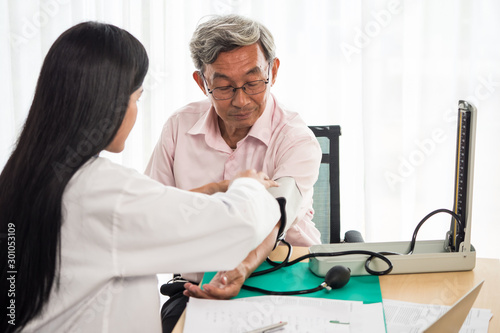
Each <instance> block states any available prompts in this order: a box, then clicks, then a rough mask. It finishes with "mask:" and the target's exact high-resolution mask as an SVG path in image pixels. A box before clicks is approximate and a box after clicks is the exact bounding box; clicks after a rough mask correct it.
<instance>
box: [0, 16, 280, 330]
mask: <svg viewBox="0 0 500 333" xmlns="http://www.w3.org/2000/svg"><path fill="white" fill-rule="evenodd" d="M147 68H148V58H147V55H146V52H145V50H144V47H143V46H142V45H141V43H140V42H139V41H138V40H137V39H135V38H134V37H132V35H130V34H129V33H127V32H126V31H124V30H122V29H120V28H117V27H115V26H112V25H108V24H101V23H95V22H86V23H81V24H78V25H76V26H74V27H72V28H70V29H69V30H67V31H66V32H64V33H63V34H62V35H61V36H60V37H59V38H58V39H57V40H56V42H55V43H54V45H53V46H52V47H51V48H50V50H49V52H48V54H47V56H46V58H45V61H44V63H43V66H42V69H41V72H40V77H39V80H38V84H37V87H36V91H35V95H34V99H33V103H32V105H31V108H30V111H29V114H28V118H27V120H26V123H25V125H24V128H23V131H22V133H21V135H20V137H19V139H18V142H17V145H16V147H15V149H14V151H13V153H12V155H11V156H10V159H9V160H8V162H7V164H6V165H5V168H4V169H3V171H2V173H1V175H0V226H1V230H0V232H1V233H2V236H4V237H3V238H4V239H3V240H2V243H1V255H2V261H1V263H2V268H1V269H2V271H1V272H2V278H1V282H0V285H1V290H2V295H1V299H2V309H4V311H5V309H7V310H6V311H7V314H6V315H4V314H2V318H1V328H0V331H2V332H12V331H21V330H22V331H26V332H161V324H160V317H159V308H160V305H159V297H158V290H157V280H156V274H157V273H162V272H199V271H215V270H230V269H233V268H234V267H235V266H237V264H239V263H240V262H241V261H242V259H244V258H245V257H246V255H247V254H248V253H249V252H250V251H251V250H252V249H254V248H255V247H256V246H257V245H258V244H260V243H261V242H262V240H264V238H265V237H266V236H267V235H268V234H269V233H270V232H271V230H272V229H273V227H274V226H275V225H276V223H277V222H278V220H279V218H280V215H279V207H278V205H277V203H276V200H275V199H274V198H273V197H272V196H271V195H270V194H269V193H268V192H267V191H266V188H268V187H269V186H275V183H274V182H273V181H271V180H269V179H268V178H267V177H266V176H265V175H264V174H262V173H256V172H255V171H246V172H243V173H242V174H240V175H239V177H237V179H235V180H233V181H232V183H231V185H230V187H229V189H228V190H227V192H225V193H216V194H214V195H212V196H208V195H204V194H200V193H194V192H188V191H182V190H178V189H176V188H172V187H165V186H163V185H161V184H160V183H157V182H156V181H153V180H151V179H149V178H147V177H146V176H143V175H142V174H139V173H138V172H136V171H134V170H130V169H127V168H124V167H121V166H119V165H116V164H113V163H111V162H110V161H109V160H107V159H105V158H101V157H98V154H99V152H100V151H102V150H108V151H111V152H120V151H122V150H123V148H124V143H125V140H126V138H127V136H128V134H129V132H130V130H131V129H132V127H133V125H134V123H135V119H136V116H137V100H138V99H139V97H140V96H141V93H142V87H141V86H142V82H143V80H144V77H145V75H146V72H147ZM200 171H201V170H200Z"/></svg>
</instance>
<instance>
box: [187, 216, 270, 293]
mask: <svg viewBox="0 0 500 333" xmlns="http://www.w3.org/2000/svg"><path fill="white" fill-rule="evenodd" d="M279 228H280V222H278V223H277V224H276V226H275V227H274V229H273V230H272V231H271V233H270V234H269V236H267V237H266V239H264V241H263V242H262V243H261V244H260V245H259V246H258V247H257V248H256V249H255V250H253V251H252V252H250V253H249V254H248V256H247V257H246V258H245V260H243V261H242V262H241V263H240V264H239V265H238V266H237V267H236V268H235V269H233V270H232V271H224V272H218V273H217V274H216V275H215V276H214V277H213V279H212V281H210V283H209V284H205V285H203V289H201V288H200V286H198V285H195V284H192V283H186V284H185V285H184V287H185V288H186V290H184V295H186V296H192V297H197V298H212V299H213V298H215V299H229V298H231V297H234V296H236V295H238V293H239V292H240V289H241V286H242V285H243V283H244V282H245V280H246V279H247V278H248V277H249V276H250V274H252V272H253V271H254V270H255V269H257V267H259V265H260V264H262V263H263V262H264V260H266V258H267V256H268V255H269V253H271V251H272V250H273V249H274V245H275V244H276V238H277V236H278V231H279Z"/></svg>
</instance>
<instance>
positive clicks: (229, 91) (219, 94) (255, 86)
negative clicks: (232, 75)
mask: <svg viewBox="0 0 500 333" xmlns="http://www.w3.org/2000/svg"><path fill="white" fill-rule="evenodd" d="M270 69H271V66H269V67H268V69H267V80H255V81H250V82H247V83H245V84H244V85H242V86H241V87H233V86H225V87H217V88H214V89H212V90H210V89H209V88H208V84H207V80H206V79H205V76H204V75H203V73H201V76H202V77H203V80H204V81H205V85H206V86H207V91H208V93H209V94H212V97H213V98H214V99H215V100H218V101H223V100H227V99H231V98H233V97H234V95H236V90H238V89H241V90H243V91H244V92H245V94H247V95H257V94H260V93H261V92H263V91H264V90H266V86H267V84H268V83H269V71H270Z"/></svg>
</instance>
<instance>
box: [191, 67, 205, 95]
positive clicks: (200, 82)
mask: <svg viewBox="0 0 500 333" xmlns="http://www.w3.org/2000/svg"><path fill="white" fill-rule="evenodd" d="M193 79H194V80H195V81H196V83H197V84H198V87H200V89H201V91H203V93H204V94H205V95H207V92H206V88H205V80H203V77H202V76H201V72H200V71H194V72H193Z"/></svg>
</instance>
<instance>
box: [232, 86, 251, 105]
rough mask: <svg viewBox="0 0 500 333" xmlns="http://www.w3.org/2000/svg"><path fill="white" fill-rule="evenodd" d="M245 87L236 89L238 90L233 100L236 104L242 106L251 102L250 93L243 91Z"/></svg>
mask: <svg viewBox="0 0 500 333" xmlns="http://www.w3.org/2000/svg"><path fill="white" fill-rule="evenodd" d="M243 89H244V88H243V87H241V88H239V89H236V91H235V92H234V96H233V99H232V102H231V103H232V104H233V105H234V106H237V107H242V106H245V105H247V104H248V103H249V102H250V96H248V94H247V93H246V92H245V91H243Z"/></svg>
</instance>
